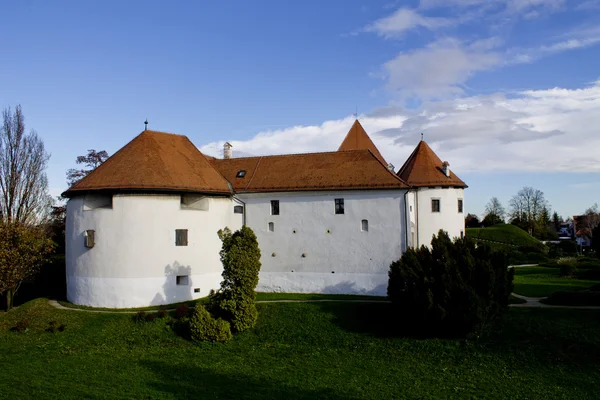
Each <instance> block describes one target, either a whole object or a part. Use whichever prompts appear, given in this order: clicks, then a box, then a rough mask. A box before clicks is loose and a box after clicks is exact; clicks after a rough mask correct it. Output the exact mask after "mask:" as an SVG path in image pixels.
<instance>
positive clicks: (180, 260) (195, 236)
mask: <svg viewBox="0 0 600 400" xmlns="http://www.w3.org/2000/svg"><path fill="white" fill-rule="evenodd" d="M236 205H238V204H237V203H235V202H234V201H233V200H232V199H230V198H227V197H202V196H196V197H194V196H185V197H184V204H182V201H181V196H180V195H150V194H146V195H114V196H112V207H111V196H110V195H109V196H98V195H87V196H76V197H73V198H71V199H70V200H69V202H68V204H67V237H66V245H67V251H66V268H67V298H68V299H69V301H71V302H73V303H75V304H82V305H87V306H95V307H111V308H127V307H141V306H149V305H160V304H170V303H175V302H180V301H186V300H191V299H195V298H199V297H204V296H207V295H208V293H209V291H210V290H211V289H217V288H219V285H220V282H221V272H222V270H223V268H222V265H221V262H220V260H219V250H220V249H221V241H220V240H219V237H218V236H217V231H218V230H219V229H222V228H224V227H226V226H228V227H229V228H230V229H232V230H237V229H239V228H240V227H241V226H242V218H243V216H242V214H234V206H236ZM177 229H187V230H188V232H187V236H188V244H187V246H176V245H175V236H176V233H175V232H176V230H177ZM88 230H93V231H94V242H95V243H94V246H93V247H91V248H88V247H86V246H85V244H86V240H85V235H86V231H88ZM178 277H179V278H178Z"/></svg>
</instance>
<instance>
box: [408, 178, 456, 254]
mask: <svg viewBox="0 0 600 400" xmlns="http://www.w3.org/2000/svg"><path fill="white" fill-rule="evenodd" d="M464 192H465V191H464V189H462V188H439V187H438V188H419V189H418V190H417V191H416V192H414V193H411V196H412V197H413V200H412V201H413V202H414V204H413V211H415V214H414V216H412V218H414V220H413V221H414V223H415V224H416V225H417V228H416V230H417V234H415V237H417V236H418V243H416V246H419V247H420V246H422V245H426V246H430V245H431V238H432V236H433V235H437V233H438V231H439V230H440V229H443V230H445V231H446V232H448V234H449V235H450V237H451V238H452V237H460V236H461V232H462V233H463V234H464V232H465V215H466V214H465V213H464V210H465V205H466V203H465V200H464V198H465V193H464ZM432 199H439V200H440V212H432V208H431V200H432ZM458 199H462V200H463V212H462V213H459V212H458Z"/></svg>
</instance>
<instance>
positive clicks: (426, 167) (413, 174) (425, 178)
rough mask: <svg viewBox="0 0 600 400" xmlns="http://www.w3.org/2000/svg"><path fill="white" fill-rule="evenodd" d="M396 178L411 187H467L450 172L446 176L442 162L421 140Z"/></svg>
mask: <svg viewBox="0 0 600 400" xmlns="http://www.w3.org/2000/svg"><path fill="white" fill-rule="evenodd" d="M398 176H399V177H400V178H401V179H402V180H404V181H405V182H406V183H408V184H409V185H411V186H415V187H422V186H456V187H467V185H466V184H465V183H464V182H463V181H462V180H461V179H460V178H459V177H458V176H456V175H455V174H454V173H452V171H450V176H446V174H445V173H444V170H443V165H442V160H440V158H439V157H438V156H437V154H435V153H434V152H433V150H431V147H429V145H428V144H427V143H425V141H424V140H421V141H420V142H419V144H418V145H417V148H416V149H415V150H414V151H413V152H412V154H411V155H410V156H409V157H408V160H406V162H405V163H404V165H403V166H402V168H400V170H399V171H398Z"/></svg>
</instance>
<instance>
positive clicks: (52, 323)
mask: <svg viewBox="0 0 600 400" xmlns="http://www.w3.org/2000/svg"><path fill="white" fill-rule="evenodd" d="M56 324H57V322H56V321H50V322H48V328H46V332H50V333H54V332H56V328H57V326H56Z"/></svg>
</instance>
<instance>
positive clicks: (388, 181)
mask: <svg viewBox="0 0 600 400" xmlns="http://www.w3.org/2000/svg"><path fill="white" fill-rule="evenodd" d="M211 163H212V164H213V165H214V166H215V167H216V168H217V169H218V170H219V172H221V174H223V176H225V178H227V180H228V181H229V182H231V184H232V186H233V189H234V190H235V191H236V192H242V193H244V192H246V193H253V192H254V193H257V192H283V191H308V190H348V189H404V188H407V187H408V186H407V185H406V183H405V182H403V181H402V180H401V179H400V178H398V177H397V176H396V175H395V174H394V173H393V172H391V171H389V170H388V169H387V167H386V165H385V164H383V163H382V162H381V160H379V159H378V158H377V157H376V156H375V155H374V154H373V153H371V151H369V150H351V151H337V152H329V153H311V154H289V155H280V156H264V157H248V158H230V159H224V160H220V159H214V160H211ZM241 170H245V171H246V174H245V176H244V177H243V178H237V177H236V176H237V174H238V172H239V171H241Z"/></svg>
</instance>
